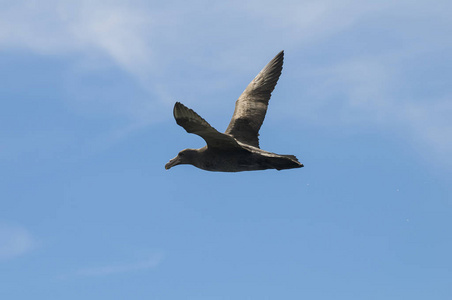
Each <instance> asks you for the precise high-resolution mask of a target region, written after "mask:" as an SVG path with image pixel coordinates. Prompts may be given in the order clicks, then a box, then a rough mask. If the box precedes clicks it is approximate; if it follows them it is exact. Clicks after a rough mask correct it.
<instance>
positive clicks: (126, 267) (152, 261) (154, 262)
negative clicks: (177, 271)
mask: <svg viewBox="0 0 452 300" xmlns="http://www.w3.org/2000/svg"><path fill="white" fill-rule="evenodd" d="M162 260H163V255H154V256H152V257H151V258H149V259H147V260H143V261H139V262H135V263H119V264H112V265H108V266H101V267H88V268H82V269H80V270H78V271H77V272H76V273H75V275H77V276H83V277H93V276H107V275H113V274H121V273H128V272H135V271H140V270H147V269H152V268H155V267H157V266H158V265H159V264H160V263H161V262H162Z"/></svg>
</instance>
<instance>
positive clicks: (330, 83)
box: [0, 0, 452, 157]
mask: <svg viewBox="0 0 452 300" xmlns="http://www.w3.org/2000/svg"><path fill="white" fill-rule="evenodd" d="M173 2H174V1H168V2H165V3H147V2H145V1H141V0H135V1H127V3H125V2H123V1H107V0H92V1H88V0H80V1H56V0H47V1H37V0H35V1H24V0H17V1H13V2H11V4H8V5H5V4H2V5H3V6H5V7H2V9H1V10H0V47H1V48H3V49H5V48H7V49H8V48H9V49H17V48H19V49H27V50H29V51H32V52H35V53H39V54H43V55H47V54H48V55H72V54H76V55H77V56H78V57H81V60H85V61H88V62H89V64H87V65H89V68H95V65H96V64H97V63H99V62H102V61H104V62H105V61H108V62H110V63H113V64H115V65H116V66H118V67H119V68H121V69H122V70H124V71H125V72H127V73H129V74H131V75H132V76H134V78H135V79H136V80H137V82H139V83H140V84H141V86H142V87H144V88H145V89H147V90H148V91H149V93H150V94H152V96H153V97H152V99H146V100H143V101H142V100H134V101H132V100H131V99H124V100H118V102H120V103H115V105H114V107H116V109H117V110H118V111H121V112H122V113H123V114H127V115H130V116H131V117H132V119H136V120H138V121H136V123H137V124H147V122H149V121H148V120H151V119H152V118H151V117H150V115H152V114H153V115H155V116H157V115H159V112H161V111H162V110H161V109H162V108H164V107H166V108H168V106H169V103H172V102H174V100H181V98H182V97H183V99H184V101H186V102H188V103H190V102H195V101H200V99H210V98H211V97H213V96H215V95H218V94H222V93H223V91H226V90H227V89H229V88H231V87H234V86H235V85H237V84H239V81H240V84H241V85H244V84H245V83H242V78H243V77H244V76H242V75H241V74H248V75H246V78H248V77H249V74H250V73H252V74H253V75H254V73H253V72H256V71H257V70H256V66H261V65H262V63H263V62H264V61H265V59H267V58H268V57H269V54H268V53H267V51H262V49H268V50H269V51H270V50H271V51H275V52H276V51H279V50H280V49H281V48H284V49H286V50H287V55H288V57H289V56H290V55H291V56H292V57H294V56H297V55H299V56H298V57H297V58H298V59H299V61H303V58H302V56H303V55H306V54H308V53H312V52H317V51H323V52H322V53H323V54H324V57H325V60H326V62H324V61H319V62H313V63H312V65H311V67H310V68H307V69H305V70H302V73H303V74H305V75H301V74H299V77H298V78H296V80H294V81H293V82H292V85H293V83H294V82H300V81H304V80H305V79H307V78H303V77H304V76H309V77H310V79H309V80H310V81H309V85H308V84H306V85H305V87H304V88H305V89H306V91H301V92H302V93H305V95H303V96H304V97H306V99H316V100H313V103H303V104H298V103H295V102H294V101H292V102H291V101H287V102H286V103H287V104H288V105H290V106H291V107H294V106H303V110H302V111H303V112H305V113H306V116H304V117H306V120H307V121H311V122H331V120H335V119H334V118H333V119H331V115H330V114H329V113H328V112H327V111H328V110H327V108H328V107H330V106H334V107H335V108H339V110H336V111H335V112H336V117H335V118H336V119H339V120H340V121H344V122H347V123H350V122H363V123H369V122H378V124H381V125H382V126H383V127H386V128H389V127H391V128H393V129H394V128H399V130H407V131H409V132H410V134H409V135H411V136H412V137H413V139H414V140H415V141H416V142H417V143H420V144H422V143H427V144H429V145H430V146H431V147H432V149H433V148H435V149H436V150H438V151H440V152H443V153H449V154H451V153H452V150H449V149H451V147H450V146H449V145H450V144H451V140H452V137H451V136H452V135H450V134H448V133H449V132H450V131H451V130H452V129H451V126H450V125H449V124H448V123H447V119H448V118H447V116H446V114H445V112H446V111H448V108H447V109H445V110H442V109H437V108H438V107H444V105H445V104H444V103H447V102H450V100H451V99H450V97H451V94H452V92H451V90H450V88H448V87H449V86H450V85H448V84H442V86H444V87H445V88H443V91H442V92H441V93H439V94H438V93H436V95H434V96H431V97H428V99H427V98H425V99H421V96H416V95H410V96H409V97H408V96H406V95H402V96H401V94H403V93H404V92H407V90H406V89H405V90H404V89H402V88H401V87H403V86H405V87H406V86H409V85H410V84H411V85H412V86H413V85H417V86H418V87H417V88H419V86H420V87H422V86H424V85H426V82H425V81H424V82H419V83H416V84H413V83H412V82H410V74H411V73H412V72H413V69H414V68H416V67H417V66H419V62H421V63H422V62H423V63H424V64H429V59H430V58H431V57H438V56H440V55H442V56H443V60H444V61H450V57H451V56H450V54H447V53H451V51H450V50H451V49H450V48H452V42H451V40H450V39H447V38H445V37H447V36H449V32H450V29H451V28H452V23H451V22H450V18H449V15H448V14H447V12H448V11H449V10H450V8H451V7H450V1H446V0H439V1H436V2H435V5H432V4H431V2H429V1H417V2H416V3H413V1H408V0H401V1H390V0H383V1H377V2H376V1H359V0H346V1H335V0H321V1H311V0H306V1H294V0H283V1H280V2H278V3H276V2H274V1H269V0H264V1H257V0H246V1H235V0H233V1H228V2H221V3H212V2H211V1H205V0H200V1H193V2H178V3H177V5H175V3H173ZM448 8H449V9H448ZM353 42H354V43H353ZM362 45H369V46H367V47H362ZM345 46H347V47H345ZM359 46H361V47H362V49H361V51H357V50H356V49H355V48H356V47H359ZM325 48H327V49H325ZM363 51H364V53H363ZM347 53H350V54H349V55H347ZM407 58H408V59H407ZM99 64H101V63H99ZM93 66H94V67H93ZM294 67H295V66H294ZM193 70H196V72H194V73H196V76H192V72H193ZM88 71H89V70H88ZM421 71H422V70H421ZM421 71H420V72H421ZM285 80H288V79H287V78H286V79H285ZM425 80H428V78H426V79H425ZM441 80H442V81H443V82H445V80H446V79H441ZM447 89H448V90H447ZM75 90H77V88H75ZM408 92H410V91H408ZM73 94H74V97H75V98H76V97H77V95H76V94H77V93H73ZM308 96H311V97H310V98H308ZM313 97H315V98H313ZM320 100H321V101H320ZM303 102H305V100H303ZM93 103H95V101H93ZM446 106H447V105H446ZM102 107H105V109H108V107H109V105H102ZM118 107H119V108H118ZM168 109H169V108H168ZM291 111H297V110H294V109H291ZM298 111H300V110H298ZM303 112H301V114H304V113H303ZM313 116H315V118H313ZM168 117H171V114H168ZM143 120H146V121H143ZM426 123H427V124H428V126H425V124H426ZM336 125H338V124H336ZM129 127H130V126H129ZM131 127H139V126H136V125H133V126H131ZM436 150H435V151H436ZM451 157H452V156H451Z"/></svg>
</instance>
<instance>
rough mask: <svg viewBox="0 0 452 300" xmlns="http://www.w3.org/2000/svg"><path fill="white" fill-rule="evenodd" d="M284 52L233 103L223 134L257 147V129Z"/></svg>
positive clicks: (278, 73)
mask: <svg viewBox="0 0 452 300" xmlns="http://www.w3.org/2000/svg"><path fill="white" fill-rule="evenodd" d="M283 60H284V50H283V51H281V52H279V53H278V54H277V55H276V56H275V57H274V58H273V59H272V60H271V61H270V62H269V63H268V64H267V65H266V66H265V67H264V68H263V69H262V70H261V71H260V72H259V74H257V76H256V77H255V78H254V79H253V81H251V83H250V84H249V85H248V86H247V87H246V89H245V91H243V93H242V94H241V95H240V97H239V99H238V100H237V102H236V103H235V110H234V115H233V116H232V119H231V122H230V123H229V126H228V128H227V129H226V131H225V133H226V134H230V135H232V136H233V137H234V138H236V139H237V140H238V141H240V142H242V143H245V144H249V145H251V146H254V147H259V138H258V136H259V129H260V128H261V126H262V123H263V122H264V118H265V114H266V113H267V107H268V101H269V100H270V97H271V93H272V92H273V90H274V89H275V86H276V83H277V82H278V79H279V76H280V75H281V71H282V66H283Z"/></svg>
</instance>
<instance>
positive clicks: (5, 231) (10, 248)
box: [0, 224, 37, 260]
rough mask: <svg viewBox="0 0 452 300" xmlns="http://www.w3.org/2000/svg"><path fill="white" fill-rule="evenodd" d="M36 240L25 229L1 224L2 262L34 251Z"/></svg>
mask: <svg viewBox="0 0 452 300" xmlns="http://www.w3.org/2000/svg"><path fill="white" fill-rule="evenodd" d="M36 245H37V242H36V240H35V239H34V238H33V237H32V235H31V234H30V233H29V232H28V231H27V230H26V229H25V228H23V227H20V226H11V225H6V224H0V260H9V259H13V258H16V257H18V256H21V255H23V254H25V253H27V252H30V251H31V250H33V249H34V248H35V247H36Z"/></svg>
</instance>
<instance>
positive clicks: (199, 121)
mask: <svg viewBox="0 0 452 300" xmlns="http://www.w3.org/2000/svg"><path fill="white" fill-rule="evenodd" d="M283 57H284V52H283V51H281V52H280V53H279V54H278V55H276V57H275V58H273V59H272V60H271V61H270V62H269V63H268V64H267V66H265V67H264V69H262V71H261V72H260V73H259V74H258V75H257V76H256V78H254V80H253V81H252V82H251V83H250V84H249V85H248V87H247V88H246V89H245V91H244V92H243V93H242V95H241V96H240V97H239V99H238V100H237V102H236V107H235V111H234V115H233V117H232V120H231V123H230V124H229V126H228V128H227V129H226V132H225V133H220V132H218V131H217V130H216V129H215V128H213V127H212V126H210V125H209V123H207V122H206V121H205V120H204V119H203V118H201V117H200V116H199V115H198V114H197V113H195V112H194V111H193V110H191V109H189V108H187V107H186V106H184V105H183V104H181V103H179V102H177V103H176V104H175V105H174V118H175V119H176V122H177V124H178V125H180V126H182V127H183V128H184V129H185V130H186V131H187V132H189V133H195V134H197V135H199V136H201V137H202V138H203V139H204V140H205V141H206V142H207V145H206V146H204V147H203V148H200V149H185V150H182V151H181V152H179V154H178V155H177V156H176V157H175V158H173V159H172V160H170V161H169V162H168V163H167V164H166V165H165V168H166V169H170V168H171V167H173V166H175V165H179V164H191V165H194V166H195V167H198V168H200V169H203V170H206V171H218V172H240V171H254V170H265V169H277V170H283V169H292V168H301V167H303V164H301V163H300V162H298V160H297V158H296V157H295V156H294V155H280V154H276V153H272V152H268V151H264V150H262V149H260V148H259V140H258V135H259V133H258V132H259V129H260V127H261V125H262V122H263V120H264V117H265V113H266V111H267V106H268V100H269V99H270V96H271V92H272V91H273V89H274V87H275V85H276V82H277V81H278V78H279V76H280V75H281V70H282V63H283Z"/></svg>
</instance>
